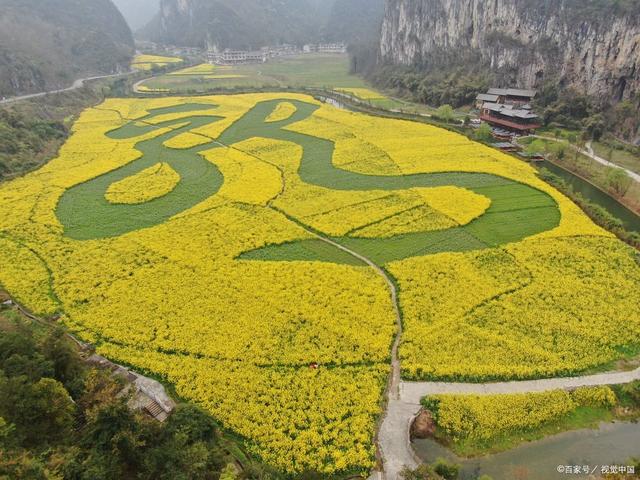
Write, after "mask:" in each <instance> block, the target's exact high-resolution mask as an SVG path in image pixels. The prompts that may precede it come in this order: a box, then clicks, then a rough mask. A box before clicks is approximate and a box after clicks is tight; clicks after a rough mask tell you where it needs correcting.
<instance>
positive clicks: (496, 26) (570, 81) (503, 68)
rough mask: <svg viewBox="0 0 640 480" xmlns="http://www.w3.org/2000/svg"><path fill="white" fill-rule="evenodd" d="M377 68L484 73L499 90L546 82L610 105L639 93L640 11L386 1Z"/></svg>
mask: <svg viewBox="0 0 640 480" xmlns="http://www.w3.org/2000/svg"><path fill="white" fill-rule="evenodd" d="M380 58H381V60H382V62H383V63H387V64H400V65H411V66H416V67H417V68H422V69H436V68H448V67H452V66H464V67H467V68H471V67H473V68H478V69H480V68H483V69H487V71H489V72H491V73H492V74H494V75H495V77H496V78H497V81H498V82H499V83H502V84H504V85H507V84H512V85H518V86H520V87H526V88H536V87H539V86H540V85H542V84H543V83H544V82H545V81H558V82H559V83H560V84H561V85H562V86H565V87H573V88H575V89H577V90H578V91H580V92H583V93H586V94H589V95H593V96H594V97H598V98H602V99H605V100H610V101H614V102H615V101H619V100H623V99H631V98H633V97H634V96H635V95H637V94H638V93H640V3H635V4H634V3H633V2H628V3H624V2H614V1H613V0H611V1H606V0H605V1H596V0H554V1H551V0H387V4H386V12H385V18H384V22H383V26H382V33H381V43H380Z"/></svg>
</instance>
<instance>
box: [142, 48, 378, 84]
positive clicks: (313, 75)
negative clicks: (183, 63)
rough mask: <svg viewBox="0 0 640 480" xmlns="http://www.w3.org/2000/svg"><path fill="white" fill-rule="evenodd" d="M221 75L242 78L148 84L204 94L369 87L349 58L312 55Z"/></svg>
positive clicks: (176, 78) (178, 78) (179, 78)
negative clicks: (353, 69) (222, 90)
mask: <svg viewBox="0 0 640 480" xmlns="http://www.w3.org/2000/svg"><path fill="white" fill-rule="evenodd" d="M217 73H218V74H220V75H230V76H240V75H242V77H241V78H225V79H207V78H206V75H201V74H197V75H164V76H162V77H158V78H154V79H152V80H149V81H147V82H146V83H145V85H146V86H147V87H149V88H161V89H169V90H171V92H172V93H191V92H194V91H197V92H205V91H211V90H214V89H220V88H237V87H240V88H241V87H246V88H269V87H287V86H291V87H307V88H309V87H318V88H322V87H326V88H339V87H342V88H366V87H367V84H366V83H365V82H364V80H362V79H361V78H360V77H358V76H355V75H351V74H350V73H349V57H348V55H339V54H332V55H323V54H309V55H299V56H292V57H284V58H281V59H274V60H270V61H268V62H266V63H255V64H248V65H237V66H234V67H221V68H220V69H219V71H218V72H217Z"/></svg>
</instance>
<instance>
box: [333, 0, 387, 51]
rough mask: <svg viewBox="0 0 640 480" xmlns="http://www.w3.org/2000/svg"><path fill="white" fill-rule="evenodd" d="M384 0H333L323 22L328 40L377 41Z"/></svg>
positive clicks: (360, 42) (359, 42)
mask: <svg viewBox="0 0 640 480" xmlns="http://www.w3.org/2000/svg"><path fill="white" fill-rule="evenodd" d="M383 17H384V0H334V2H333V4H332V6H331V10H330V14H329V17H328V18H327V20H326V24H325V36H326V37H328V38H327V39H328V40H333V41H337V40H340V41H346V42H349V43H358V44H362V43H374V42H377V41H378V38H379V34H380V26H381V24H382V19H383Z"/></svg>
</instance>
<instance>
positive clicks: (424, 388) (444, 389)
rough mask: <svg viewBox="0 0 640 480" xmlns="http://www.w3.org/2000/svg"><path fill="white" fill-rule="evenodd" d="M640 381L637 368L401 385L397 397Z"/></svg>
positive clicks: (416, 398)
mask: <svg viewBox="0 0 640 480" xmlns="http://www.w3.org/2000/svg"><path fill="white" fill-rule="evenodd" d="M636 380H640V368H637V369H636V370H630V371H628V372H608V373H599V374H596V375H585V376H582V377H567V378H549V379H544V380H525V381H517V382H497V383H445V382H402V383H401V384H400V398H401V400H402V401H403V402H405V403H407V404H415V403H420V399H421V398H422V397H424V396H425V395H436V394H456V393H460V394H476V395H491V394H503V393H533V392H546V391H549V390H571V389H574V388H577V387H593V386H597V385H621V384H624V383H631V382H633V381H636Z"/></svg>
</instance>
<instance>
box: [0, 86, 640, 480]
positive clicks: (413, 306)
mask: <svg viewBox="0 0 640 480" xmlns="http://www.w3.org/2000/svg"><path fill="white" fill-rule="evenodd" d="M266 100H273V101H277V103H279V105H280V107H278V108H276V109H275V112H274V113H273V115H274V117H271V118H270V119H271V120H273V119H274V118H275V119H281V118H282V119H288V118H291V115H296V112H295V111H292V109H291V108H290V107H287V106H286V105H287V104H291V102H296V101H304V102H307V103H312V104H315V105H318V107H319V108H318V110H317V111H315V113H314V114H313V115H312V116H311V117H310V118H308V119H306V120H302V121H300V122H298V123H295V124H293V125H291V126H289V127H287V129H288V130H290V131H295V132H300V133H304V134H306V135H309V136H313V137H316V138H324V139H328V140H332V141H333V142H334V143H335V151H334V155H333V166H335V167H336V168H339V169H342V170H345V171H349V172H356V173H364V174H368V175H379V176H394V175H395V176H397V175H406V174H413V173H433V172H486V173H491V174H495V175H499V176H503V177H506V178H509V179H512V180H516V181H519V182H523V183H526V184H529V185H532V186H534V187H536V188H538V189H540V190H542V191H544V192H547V193H548V194H549V195H550V196H551V197H553V199H554V200H555V201H556V202H557V204H558V208H559V210H560V213H561V220H560V224H559V226H558V227H557V228H555V229H553V230H550V231H547V232H544V233H542V234H539V235H536V236H534V237H530V238H528V239H525V240H524V241H522V242H519V243H515V244H507V245H503V246H501V247H497V248H490V249H489V248H488V249H485V250H477V251H470V252H466V253H441V254H437V255H430V256H424V257H414V258H408V259H405V260H401V261H395V262H391V263H389V264H388V265H385V267H386V268H387V270H388V271H389V272H390V273H391V274H392V275H393V277H394V278H395V280H396V281H397V284H398V286H399V291H400V301H401V306H402V311H403V314H404V319H403V320H404V325H405V329H406V331H405V333H404V336H403V343H402V346H401V356H402V360H403V369H404V375H405V376H407V377H410V378H454V379H458V378H474V379H487V378H520V377H531V376H552V375H558V374H562V373H567V372H574V371H579V370H585V369H588V368H591V367H595V366H599V365H602V364H606V363H607V362H610V361H612V360H614V359H616V358H618V357H619V356H620V353H619V351H621V350H623V349H626V350H633V348H636V347H637V346H638V345H640V318H638V316H637V312H638V311H640V291H639V290H638V289H637V285H638V284H639V283H640V266H639V265H638V264H637V263H636V261H635V260H634V256H633V253H632V251H631V250H630V249H628V248H627V247H625V246H624V245H623V244H621V243H620V242H619V241H617V240H616V239H615V238H613V236H612V235H610V234H608V233H607V232H605V231H604V230H602V229H600V228H599V227H597V226H596V225H594V224H593V223H592V222H591V221H590V220H589V219H588V218H587V217H586V216H585V215H584V214H583V213H582V212H581V211H580V210H579V209H578V207H576V206H575V205H574V204H573V203H571V202H570V201H569V200H568V199H566V198H565V197H564V196H562V195H561V194H560V193H558V192H557V191H555V190H554V189H553V188H551V187H550V186H548V185H547V184H545V183H544V182H543V181H541V180H540V179H539V178H538V177H537V176H536V175H535V171H534V170H533V169H532V168H531V167H530V166H528V165H526V164H524V163H522V162H520V161H518V160H515V159H513V158H512V157H510V156H507V155H505V154H502V153H500V152H497V151H495V150H492V149H490V148H488V147H484V146H482V145H478V144H475V143H473V142H471V141H469V140H468V139H466V138H465V137H462V136H460V135H457V134H455V133H451V132H448V131H445V130H441V129H438V128H435V127H432V126H428V125H422V124H416V123H411V122H405V121H394V120H388V119H382V118H374V117H369V116H365V115H360V114H355V113H350V112H345V111H340V110H337V109H334V108H332V107H330V106H327V105H320V104H319V103H318V102H316V101H315V100H314V99H312V98H311V97H307V96H302V95H296V94H283V93H280V94H249V95H238V96H210V97H198V98H181V97H171V98H153V99H152V98H145V99H109V100H106V101H105V102H104V103H103V104H102V105H99V106H97V107H95V108H90V109H88V110H86V111H85V112H84V113H83V114H82V115H81V116H80V118H79V120H78V121H77V122H76V123H75V125H74V127H73V134H72V136H71V137H70V139H69V140H68V141H67V143H66V144H65V145H64V146H63V147H62V149H61V150H60V153H59V155H58V157H57V158H55V159H54V160H52V161H51V162H50V163H48V164H47V165H45V166H44V167H42V168H41V169H39V170H37V171H35V172H33V173H31V174H28V175H26V176H24V177H21V178H18V179H15V180H13V181H11V182H8V183H5V184H2V185H0V283H1V284H2V285H4V286H5V287H6V288H7V289H8V290H9V291H10V292H11V294H12V295H13V296H15V298H16V299H18V300H19V301H20V302H22V303H24V304H25V305H26V306H28V307H29V308H30V309H32V310H33V311H35V312H38V313H41V314H45V315H48V314H52V313H55V312H58V313H60V314H62V317H61V321H62V322H64V323H65V324H66V325H68V326H69V327H70V328H71V329H72V330H73V331H74V332H75V333H76V334H78V335H79V336H80V337H82V338H83V339H84V340H87V341H91V342H93V343H94V344H95V345H96V347H97V351H98V352H99V353H101V354H104V355H107V356H109V357H110V358H112V359H114V360H116V361H119V362H124V363H127V364H130V365H132V366H133V367H135V368H137V369H140V370H141V371H146V372H150V373H152V374H155V375H158V376H161V377H163V378H165V379H167V380H168V381H169V382H171V383H172V384H174V385H175V387H176V391H177V393H178V394H179V395H180V396H181V397H183V398H186V399H189V400H193V401H195V402H198V403H199V404H201V405H203V406H204V407H205V408H207V409H208V410H209V411H210V412H211V413H212V414H213V415H215V416H216V418H217V419H218V420H219V421H220V422H221V423H222V425H224V427H226V428H228V429H230V430H232V431H234V432H236V433H238V434H239V435H241V436H242V437H244V438H245V439H246V442H247V446H248V448H249V449H250V450H251V452H253V453H255V454H257V455H259V456H261V457H262V458H263V459H264V460H265V461H267V462H269V463H270V464H272V465H274V466H275V467H277V468H279V469H281V470H284V471H287V472H290V473H296V472H301V471H305V470H317V471H319V472H322V473H324V474H326V475H329V474H331V473H335V472H338V471H340V472H347V471H349V472H352V471H357V472H366V471H367V470H369V469H370V468H371V467H372V466H373V465H374V462H375V455H374V454H375V449H374V446H373V438H374V434H375V429H376V421H377V419H378V415H379V414H380V412H381V406H380V405H381V398H382V393H383V391H384V387H385V382H386V380H387V376H388V374H389V360H390V347H391V343H392V340H393V336H394V333H395V332H396V323H395V313H394V308H393V305H392V304H391V299H390V295H389V291H388V289H387V286H386V284H385V282H384V280H383V279H382V278H381V277H380V276H379V275H378V274H377V273H376V272H375V271H374V270H373V269H371V268H367V267H363V266H353V265H347V264H339V263H331V262H318V261H293V262H276V261H249V260H241V259H240V258H239V256H240V255H242V254H243V253H245V252H248V251H252V250H255V249H259V248H261V247H266V246H270V245H279V244H286V243H290V242H295V241H298V240H303V239H312V238H313V236H312V235H311V234H310V233H308V232H307V231H306V230H305V229H304V228H302V226H301V225H306V226H308V227H309V228H311V229H315V230H317V231H319V232H321V233H323V234H325V235H332V236H337V237H340V236H344V235H350V236H352V237H357V238H359V239H365V240H366V239H369V238H387V237H391V236H394V235H399V234H405V233H412V232H421V231H431V230H442V229H448V228H452V227H456V226H459V225H466V224H469V223H470V222H472V221H473V220H474V219H475V218H478V217H481V216H482V215H485V214H489V213H488V212H489V211H488V210H487V209H490V202H489V200H488V198H486V197H484V196H482V195H479V194H477V193H474V192H471V191H470V190H467V189H464V188H460V187H454V186H440V187H437V188H409V189H406V190H393V191H390V190H358V191H356V190H353V191H352V190H336V189H332V188H326V187H320V186H318V185H311V184H309V183H306V182H304V181H303V180H302V178H301V176H300V163H301V158H302V147H301V146H299V145H297V144H294V143H290V142H287V141H283V140H274V139H266V138H261V137H255V138H249V139H247V140H244V141H240V142H237V143H235V144H233V145H220V144H214V143H213V139H217V138H219V137H220V136H221V135H222V134H223V132H225V131H227V130H229V129H230V127H231V129H233V125H234V123H235V122H236V121H238V120H239V119H241V118H242V117H243V116H244V115H245V114H246V113H247V112H248V111H249V110H251V109H252V108H253V107H254V106H255V105H256V104H257V103H259V102H262V101H266ZM283 105H284V106H283ZM292 106H293V105H292ZM167 107H179V108H177V109H176V110H175V111H173V112H171V113H164V114H158V115H155V116H152V117H149V118H145V117H147V116H148V115H149V113H150V112H152V111H153V110H155V109H159V108H167ZM187 107H189V108H187ZM206 116H215V119H214V117H212V119H211V122H210V123H209V122H205V123H204V124H200V125H199V126H194V127H193V128H191V127H190V122H192V121H193V120H192V118H195V117H199V118H202V117H206ZM143 119H144V120H143ZM129 122H132V123H131V124H129ZM153 125H156V128H153ZM269 125H274V124H273V123H270V124H269ZM121 127H125V130H123V131H125V132H126V131H127V130H126V129H127V128H128V129H129V130H128V131H130V132H133V133H131V135H124V134H123V135H120V136H118V135H115V136H114V135H113V134H112V133H113V132H117V131H118V129H120V128H121ZM174 130H180V132H173V131H174ZM170 132H173V133H174V134H176V135H175V136H173V137H172V138H169V139H168V140H164V137H163V139H161V140H162V148H160V147H154V148H158V150H154V151H153V157H154V162H155V163H156V164H157V165H155V166H153V167H151V169H148V168H147V169H144V170H142V171H140V172H139V173H137V174H136V175H132V176H131V177H129V178H126V179H123V180H121V181H119V182H117V183H113V184H112V185H108V186H107V187H108V188H105V196H106V199H107V200H108V201H109V202H110V203H109V206H111V207H121V208H133V209H135V208H140V209H142V208H143V207H144V206H145V205H155V204H157V203H158V202H162V200H163V198H164V197H165V196H167V195H171V192H173V193H175V192H176V191H177V189H178V188H179V182H178V186H176V180H177V179H176V175H178V176H180V174H179V173H178V172H179V171H180V168H179V167H180V165H173V166H171V165H165V164H169V163H171V161H172V153H173V152H186V151H188V150H189V149H192V148H200V149H203V150H202V151H201V152H200V155H201V157H202V158H204V161H203V163H205V164H207V165H209V166H210V165H215V167H216V170H217V171H218V172H219V174H220V175H221V177H222V178H223V179H224V182H223V184H222V186H221V187H220V189H219V190H218V191H217V193H215V194H213V195H211V196H210V197H208V198H206V199H204V200H202V201H200V202H199V203H197V204H196V205H194V206H193V207H191V208H188V209H186V210H184V211H182V212H180V213H177V214H175V215H173V216H171V217H170V218H168V219H166V220H163V221H162V222H159V223H158V224H157V225H155V226H152V227H149V228H142V229H138V230H132V231H128V232H127V233H124V234H122V235H118V236H113V237H108V238H96V239H90V240H74V239H73V238H71V237H70V236H69V235H68V234H67V233H66V232H65V228H64V227H63V225H62V224H61V222H60V219H59V218H58V216H57V215H56V209H57V208H58V207H59V203H60V201H61V198H63V195H64V194H65V192H67V191H68V190H69V189H71V188H72V187H74V188H75V187H76V186H78V185H84V184H85V183H87V182H90V181H92V180H93V179H100V178H102V177H103V176H104V175H106V174H109V173H110V172H114V171H117V169H120V168H122V167H126V166H129V165H130V164H132V163H133V162H135V161H138V160H139V159H140V158H141V156H142V155H143V154H142V150H141V149H140V146H139V145H140V144H141V143H142V142H145V141H147V140H153V139H157V138H159V137H161V136H163V135H165V134H168V133H170ZM129 137H130V138H129ZM209 143H210V148H209V146H208V144H209ZM149 148H151V147H149ZM156 157H157V158H156ZM207 162H208V163H207ZM151 165H153V164H151ZM174 167H175V168H174ZM194 176H195V177H196V179H198V178H200V177H199V176H198V175H194ZM180 180H183V178H182V177H181V178H180ZM187 193H189V192H187ZM147 201H148V203H145V202H147ZM140 202H142V203H140ZM132 211H134V212H137V210H132ZM152 213H153V212H152ZM145 214H148V212H145ZM316 364H317V366H318V368H317V369H316V368H312V367H314V366H315V365H316Z"/></svg>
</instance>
